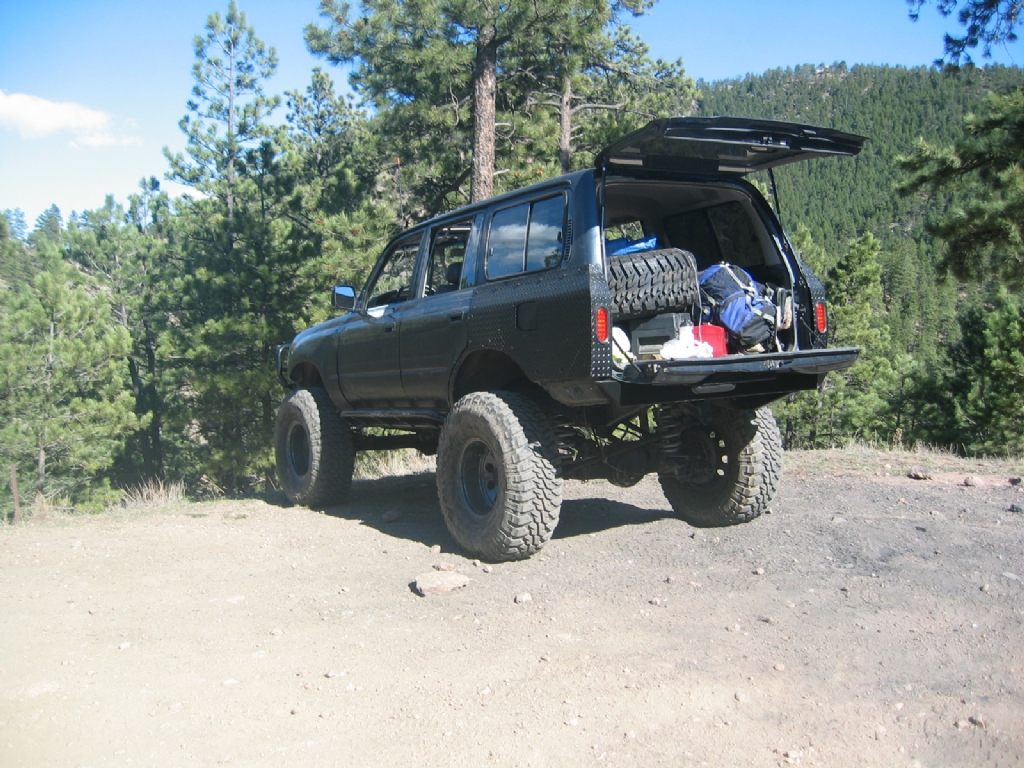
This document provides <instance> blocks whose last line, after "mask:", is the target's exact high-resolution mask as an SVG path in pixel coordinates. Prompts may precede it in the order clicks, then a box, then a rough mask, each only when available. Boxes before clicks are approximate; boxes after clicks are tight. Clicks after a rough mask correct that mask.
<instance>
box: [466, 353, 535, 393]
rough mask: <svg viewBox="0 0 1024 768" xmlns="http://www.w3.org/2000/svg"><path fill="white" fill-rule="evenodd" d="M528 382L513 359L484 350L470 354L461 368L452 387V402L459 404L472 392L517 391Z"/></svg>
mask: <svg viewBox="0 0 1024 768" xmlns="http://www.w3.org/2000/svg"><path fill="white" fill-rule="evenodd" d="M528 381H529V380H528V379H527V377H526V374H525V373H523V369H522V368H520V367H519V366H518V365H516V362H515V361H514V360H513V359H512V358H511V357H509V356H508V355H506V354H504V353H503V352H497V351H495V350H493V349H483V350H480V351H478V352H473V353H472V354H470V355H469V356H468V357H467V358H466V359H465V360H463V361H462V364H461V365H460V366H459V371H458V373H457V374H456V375H455V384H454V386H453V387H452V402H453V403H455V402H458V401H459V399H460V398H462V397H463V396H465V395H468V394H469V393H470V392H485V391H490V390H495V389H515V388H516V386H517V385H519V384H525V383H527V382H528Z"/></svg>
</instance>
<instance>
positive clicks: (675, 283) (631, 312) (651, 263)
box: [608, 248, 700, 320]
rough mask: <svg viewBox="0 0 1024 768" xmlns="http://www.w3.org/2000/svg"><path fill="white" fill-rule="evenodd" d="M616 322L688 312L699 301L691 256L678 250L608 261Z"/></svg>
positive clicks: (694, 267)
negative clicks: (679, 311)
mask: <svg viewBox="0 0 1024 768" xmlns="http://www.w3.org/2000/svg"><path fill="white" fill-rule="evenodd" d="M608 286H609V288H611V292H612V305H613V310H614V312H615V319H616V320H628V319H630V318H634V317H642V316H645V315H654V314H657V313H660V312H674V311H677V310H686V309H689V308H690V306H692V305H693V304H696V303H698V301H699V299H700V287H699V286H698V284H697V264H696V262H694V260H693V254H691V253H690V252H689V251H683V250H680V249H679V248H665V249H663V250H659V251H644V252H643V253H634V254H630V255H628V256H611V257H609V259H608Z"/></svg>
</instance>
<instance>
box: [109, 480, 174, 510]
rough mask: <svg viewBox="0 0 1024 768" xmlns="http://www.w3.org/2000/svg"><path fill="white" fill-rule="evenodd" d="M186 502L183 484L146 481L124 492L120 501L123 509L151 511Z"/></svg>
mask: <svg viewBox="0 0 1024 768" xmlns="http://www.w3.org/2000/svg"><path fill="white" fill-rule="evenodd" d="M184 501H187V497H186V496H185V484H184V483H183V482H181V481H180V480H179V481H174V482H164V481H163V480H147V481H146V482H144V483H140V484H139V485H133V486H132V487H131V488H128V489H127V490H126V491H125V494H124V498H122V499H121V507H122V508H123V509H135V510H141V509H153V508H155V507H170V506H174V505H176V504H181V503H182V502H184Z"/></svg>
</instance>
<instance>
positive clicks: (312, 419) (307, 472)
mask: <svg viewBox="0 0 1024 768" xmlns="http://www.w3.org/2000/svg"><path fill="white" fill-rule="evenodd" d="M274 453H275V454H276V458H277V476H278V478H279V479H280V481H281V487H282V488H283V489H284V492H285V495H286V496H287V497H288V498H289V499H290V500H291V501H292V503H293V504H301V505H303V506H306V507H324V506H330V505H332V504H339V503H341V502H342V501H343V500H344V498H345V496H346V495H347V494H348V491H349V488H350V487H351V486H352V471H353V467H354V464H355V449H354V448H353V446H352V432H351V430H349V428H348V425H347V424H345V422H344V421H342V419H341V416H339V415H338V409H337V408H335V407H334V403H333V402H331V398H330V396H329V395H328V394H327V392H326V391H325V390H323V389H321V388H320V387H309V388H304V389H296V390H293V391H292V392H291V393H290V394H289V395H288V397H286V398H285V400H284V402H283V403H281V407H280V408H279V409H278V411H277V424H276V426H275V429H274Z"/></svg>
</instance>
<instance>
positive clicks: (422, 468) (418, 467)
mask: <svg viewBox="0 0 1024 768" xmlns="http://www.w3.org/2000/svg"><path fill="white" fill-rule="evenodd" d="M436 466H437V462H436V461H435V459H434V457H433V456H424V455H423V454H422V453H420V452H419V451H416V450H413V449H412V448H407V449H405V450H401V451H365V452H361V453H358V454H356V471H355V477H356V479H357V480H376V479H378V478H381V477H394V476H397V475H417V474H420V473H423V472H433V471H434V469H435V467H436Z"/></svg>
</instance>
